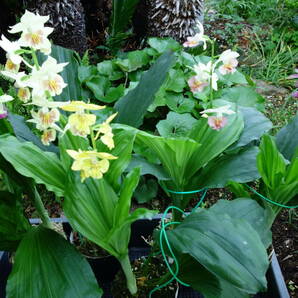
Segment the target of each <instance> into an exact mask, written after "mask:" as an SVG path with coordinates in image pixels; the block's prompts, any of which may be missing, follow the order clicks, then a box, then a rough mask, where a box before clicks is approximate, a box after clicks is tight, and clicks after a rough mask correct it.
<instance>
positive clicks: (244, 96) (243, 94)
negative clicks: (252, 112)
mask: <svg viewBox="0 0 298 298" xmlns="http://www.w3.org/2000/svg"><path fill="white" fill-rule="evenodd" d="M221 99H223V100H226V101H229V102H233V103H236V104H238V105H240V106H243V107H253V108H257V109H258V110H259V111H263V110H264V101H265V100H264V98H263V97H262V96H261V95H259V94H258V93H257V92H256V91H255V90H254V89H253V88H252V87H245V86H237V87H233V88H227V89H224V90H223V91H222V96H221Z"/></svg>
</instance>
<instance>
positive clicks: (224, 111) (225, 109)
mask: <svg viewBox="0 0 298 298" xmlns="http://www.w3.org/2000/svg"><path fill="white" fill-rule="evenodd" d="M200 113H201V114H202V117H204V118H208V114H216V116H217V117H222V116H223V115H232V114H235V112H234V111H233V110H231V106H230V105H225V106H222V107H219V108H215V109H207V110H204V111H202V112H200Z"/></svg>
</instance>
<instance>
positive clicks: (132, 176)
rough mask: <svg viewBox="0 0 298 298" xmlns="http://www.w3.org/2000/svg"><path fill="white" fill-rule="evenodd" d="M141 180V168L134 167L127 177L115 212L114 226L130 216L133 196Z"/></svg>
mask: <svg viewBox="0 0 298 298" xmlns="http://www.w3.org/2000/svg"><path fill="white" fill-rule="evenodd" d="M139 180H140V169H139V168H134V169H133V170H132V171H131V172H129V173H128V174H127V176H126V177H125V179H124V181H123V184H122V187H121V192H120V197H119V201H118V204H117V206H116V208H115V212H114V226H116V225H119V224H122V223H123V222H124V221H125V220H126V218H127V217H128V216H129V212H130V206H131V198H132V195H133V193H134V191H135V189H136V187H137V186H138V183H139Z"/></svg>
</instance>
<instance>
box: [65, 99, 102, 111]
mask: <svg viewBox="0 0 298 298" xmlns="http://www.w3.org/2000/svg"><path fill="white" fill-rule="evenodd" d="M104 108H105V106H99V105H95V104H89V103H85V102H83V101H71V102H70V103H69V104H67V105H65V106H62V107H61V109H62V110H64V111H68V112H80V111H84V110H102V109H104Z"/></svg>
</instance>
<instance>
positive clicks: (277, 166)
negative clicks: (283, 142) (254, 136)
mask: <svg viewBox="0 0 298 298" xmlns="http://www.w3.org/2000/svg"><path fill="white" fill-rule="evenodd" d="M257 165H258V170H259V172H260V174H261V176H262V179H263V180H264V182H265V183H266V185H267V186H268V187H270V188H272V189H274V188H276V187H277V186H278V185H279V184H280V183H281V180H282V177H283V176H284V175H285V172H286V162H285V160H284V157H283V156H282V154H281V153H279V152H278V150H277V147H276V144H275V142H274V139H273V137H271V136H269V135H264V136H263V138H262V141H261V144H260V153H259V154H258V157H257Z"/></svg>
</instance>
